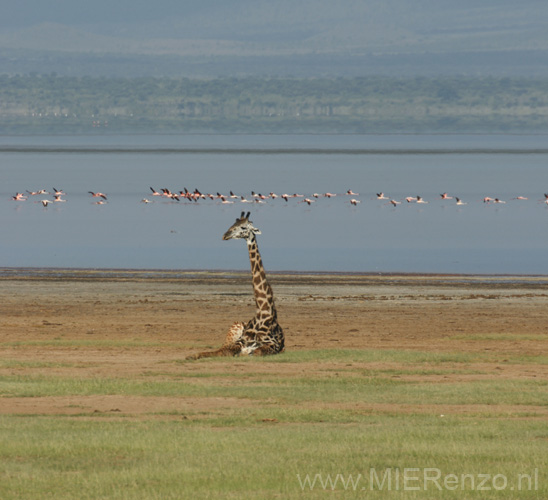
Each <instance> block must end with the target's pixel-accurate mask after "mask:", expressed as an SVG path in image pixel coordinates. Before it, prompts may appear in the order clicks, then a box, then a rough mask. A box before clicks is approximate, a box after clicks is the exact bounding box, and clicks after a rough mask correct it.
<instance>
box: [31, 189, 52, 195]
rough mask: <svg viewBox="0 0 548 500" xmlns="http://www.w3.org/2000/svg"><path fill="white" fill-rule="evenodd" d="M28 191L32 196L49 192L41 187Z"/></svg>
mask: <svg viewBox="0 0 548 500" xmlns="http://www.w3.org/2000/svg"><path fill="white" fill-rule="evenodd" d="M27 193H28V194H30V195H31V196H36V195H37V194H49V193H48V192H47V191H46V190H45V189H39V190H38V191H28V190H27Z"/></svg>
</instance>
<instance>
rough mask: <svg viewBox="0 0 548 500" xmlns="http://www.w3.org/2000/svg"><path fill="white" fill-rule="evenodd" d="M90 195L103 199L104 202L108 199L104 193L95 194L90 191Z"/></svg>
mask: <svg viewBox="0 0 548 500" xmlns="http://www.w3.org/2000/svg"><path fill="white" fill-rule="evenodd" d="M88 193H89V194H91V196H92V197H93V198H103V200H106V199H107V196H106V195H105V194H103V193H94V192H93V191H88Z"/></svg>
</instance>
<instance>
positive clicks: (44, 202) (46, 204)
mask: <svg viewBox="0 0 548 500" xmlns="http://www.w3.org/2000/svg"><path fill="white" fill-rule="evenodd" d="M40 201H41V203H42V205H43V206H44V207H47V206H48V205H49V204H50V203H53V202H52V201H51V200H40Z"/></svg>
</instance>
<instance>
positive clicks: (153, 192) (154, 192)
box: [150, 187, 162, 196]
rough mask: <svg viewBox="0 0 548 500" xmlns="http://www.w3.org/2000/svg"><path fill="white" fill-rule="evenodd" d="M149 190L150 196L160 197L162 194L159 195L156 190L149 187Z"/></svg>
mask: <svg viewBox="0 0 548 500" xmlns="http://www.w3.org/2000/svg"><path fill="white" fill-rule="evenodd" d="M150 190H151V191H152V196H162V193H159V192H158V191H156V189H154V188H152V187H151V188H150Z"/></svg>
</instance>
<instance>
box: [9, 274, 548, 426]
mask: <svg viewBox="0 0 548 500" xmlns="http://www.w3.org/2000/svg"><path fill="white" fill-rule="evenodd" d="M269 279H270V282H271V284H272V287H273V289H274V294H275V297H276V304H277V308H278V318H279V321H280V324H281V325H282V327H283V329H284V332H285V335H286V352H290V351H299V350H318V349H375V350H378V349H380V350H383V349H387V350H395V349H398V350H401V349H404V350H420V351H422V352H447V353H455V352H482V353H484V352H488V353H492V354H494V355H495V356H496V359H497V360H498V361H497V362H495V363H493V362H489V363H480V362H478V363H477V366H468V367H467V368H468V370H467V372H466V373H460V372H459V371H458V370H456V371H455V373H449V374H447V375H439V374H438V375H424V376H422V375H409V376H408V377H409V379H410V380H417V378H420V377H423V378H424V381H425V382H435V383H443V382H457V381H459V380H468V379H470V378H477V379H489V378H497V379H500V378H501V377H507V378H509V379H522V378H525V379H530V378H535V379H537V380H548V366H547V365H546V364H536V363H534V364H531V363H528V362H524V363H523V364H520V363H516V362H513V363H506V361H507V359H506V358H507V357H508V356H514V357H515V356H516V355H517V356H520V355H522V356H524V357H529V356H537V355H539V356H540V355H546V353H547V348H548V307H547V305H548V278H546V277H485V276H439V275H435V276H434V275H427V276H423V275H337V274H330V275H298V274H275V273H272V274H270V275H269ZM253 314H254V302H253V294H252V289H251V280H250V277H249V275H248V273H245V272H242V273H238V272H234V273H223V272H201V273H200V272H144V271H131V272H130V271H128V272H121V271H112V272H105V271H54V270H48V271H34V272H28V273H21V272H15V271H13V272H10V271H6V272H4V273H3V275H2V276H0V360H3V361H4V363H0V375H39V374H48V375H52V374H58V375H60V376H75V377H116V376H119V377H128V376H132V377H136V378H140V377H146V376H150V374H154V373H162V374H164V375H165V374H167V375H169V374H170V373H171V374H180V375H184V374H185V373H187V374H199V373H202V372H203V373H206V372H207V373H209V374H211V373H213V374H214V373H215V371H216V370H217V371H219V372H221V371H226V370H227V364H226V363H218V364H215V362H213V363H212V362H202V361H199V362H192V361H183V360H184V358H185V357H186V356H187V355H188V354H191V353H193V352H197V351H200V350H205V349H209V348H216V347H219V346H220V345H221V344H222V342H223V340H224V336H225V333H226V331H227V329H228V328H229V327H230V325H231V324H232V323H233V322H234V321H246V320H248V319H250V318H251V317H252V316H253ZM75 341H77V342H75ZM82 341H85V342H82ZM280 356H284V354H281V355H280ZM329 363H330V365H329V367H328V368H329V371H330V373H332V372H333V370H338V369H341V370H343V369H344V367H345V363H344V362H329ZM367 368H368V369H373V370H374V369H389V368H395V369H397V368H398V366H397V363H393V362H392V363H390V362H382V361H379V362H376V363H368V364H367ZM250 369H251V370H252V371H253V372H254V373H257V372H261V373H272V376H276V377H293V376H302V375H304V374H307V375H310V374H311V373H317V374H318V376H326V363H325V362H314V361H310V362H303V363H275V364H272V363H254V364H253V365H250V364H249V363H246V362H242V360H239V359H238V358H235V359H234V360H233V362H231V364H230V370H234V371H235V372H242V373H245V372H246V371H248V370H250ZM476 372H477V374H475V373H476ZM401 377H406V376H405V375H402V376H401ZM194 380H195V382H196V380H198V379H194ZM222 382H223V378H221V377H219V379H218V380H216V381H215V383H216V384H219V383H222ZM229 382H230V381H229V380H226V383H229ZM196 383H199V380H198V381H197V382H196ZM204 383H207V380H206V381H205V382H204ZM144 400H146V403H145V402H144ZM234 404H236V402H235V401H234V400H232V399H231V398H180V397H173V398H171V397H155V398H144V397H129V396H118V395H112V396H78V397H76V396H74V397H73V396H70V397H69V396H66V397H33V398H19V397H15V398H12V397H4V398H2V397H1V395H0V413H4V414H6V413H17V414H25V413H32V414H36V413H39V414H81V413H83V412H84V413H85V412H91V413H93V412H95V413H105V412H110V413H121V414H132V415H139V414H144V413H147V412H150V411H151V408H152V409H153V410H154V411H166V412H169V411H176V410H179V411H184V410H185V409H193V410H204V411H207V410H212V409H218V410H220V409H223V408H230V407H231V406H232V405H234ZM255 404H260V403H259V402H258V403H255V402H254V401H252V400H246V401H242V400H241V399H238V400H237V405H238V406H239V407H241V406H242V405H249V406H253V405H255ZM360 404H361V405H362V406H363V405H365V406H367V405H366V404H365V403H360ZM377 406H378V405H377ZM381 406H383V407H382V408H381V407H379V408H376V407H374V405H373V406H371V407H367V408H369V409H370V410H371V411H377V410H378V411H425V412H428V411H436V412H439V411H440V408H438V407H436V408H435V410H432V408H430V407H428V406H424V407H422V408H421V409H417V408H407V407H404V406H401V405H400V406H401V407H400V406H398V408H396V407H390V408H384V406H386V405H381ZM367 408H365V409H366V410H367ZM500 410H501V411H506V410H505V409H500ZM507 410H508V411H510V410H511V409H507ZM522 410H526V409H525V408H522ZM529 410H530V411H531V412H532V413H533V414H535V415H537V416H538V417H541V418H546V417H548V410H547V409H546V408H530V409H529ZM442 411H448V412H450V411H453V412H458V413H466V412H472V411H474V412H477V411H481V409H478V408H477V407H474V408H467V407H466V406H463V407H459V408H455V407H453V408H446V409H445V410H443V409H442Z"/></svg>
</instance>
